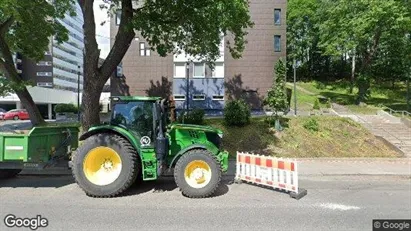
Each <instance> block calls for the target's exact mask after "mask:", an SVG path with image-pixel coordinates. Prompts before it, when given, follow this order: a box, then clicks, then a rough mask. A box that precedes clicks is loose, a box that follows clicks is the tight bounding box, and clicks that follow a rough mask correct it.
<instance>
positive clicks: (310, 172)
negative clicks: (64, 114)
mask: <svg viewBox="0 0 411 231" xmlns="http://www.w3.org/2000/svg"><path fill="white" fill-rule="evenodd" d="M297 161H298V173H299V175H300V176H318V175H320V176H327V175H399V176H411V159H410V158H396V159H391V158H372V159H371V158H370V159H368V158H307V159H297ZM235 167H236V166H235V160H230V161H229V168H228V172H227V173H226V174H225V175H226V176H234V175H235V169H236V168H235ZM20 174H21V175H71V171H70V169H68V168H64V167H55V168H50V169H45V170H24V171H22V172H21V173H20ZM170 176H172V173H171V174H170Z"/></svg>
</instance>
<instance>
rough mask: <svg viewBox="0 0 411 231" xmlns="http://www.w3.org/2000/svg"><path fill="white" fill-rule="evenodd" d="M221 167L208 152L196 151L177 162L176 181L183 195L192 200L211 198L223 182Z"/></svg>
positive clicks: (184, 155)
mask: <svg viewBox="0 0 411 231" xmlns="http://www.w3.org/2000/svg"><path fill="white" fill-rule="evenodd" d="M221 175H222V172H221V166H220V164H219V162H218V160H217V159H216V157H215V156H214V155H213V154H212V153H210V152H209V151H207V150H203V149H194V150H190V151H188V152H186V153H185V154H183V156H182V157H181V158H180V159H179V160H178V161H177V164H176V166H175V168H174V179H175V182H176V184H177V186H178V187H179V188H180V190H181V191H182V193H183V195H185V196H187V197H190V198H204V197H208V196H211V195H212V194H213V193H214V192H215V191H216V190H217V188H218V186H219V185H220V182H221Z"/></svg>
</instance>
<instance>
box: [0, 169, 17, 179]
mask: <svg viewBox="0 0 411 231" xmlns="http://www.w3.org/2000/svg"><path fill="white" fill-rule="evenodd" d="M21 171H22V169H1V170H0V179H7V178H12V177H15V176H17V174H19V173H20V172H21Z"/></svg>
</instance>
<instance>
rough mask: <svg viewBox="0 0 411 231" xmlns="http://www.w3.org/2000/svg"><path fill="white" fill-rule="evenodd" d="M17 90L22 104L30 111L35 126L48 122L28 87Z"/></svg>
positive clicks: (31, 120)
mask: <svg viewBox="0 0 411 231" xmlns="http://www.w3.org/2000/svg"><path fill="white" fill-rule="evenodd" d="M15 92H16V94H17V96H18V97H19V99H20V102H21V104H22V105H23V107H24V108H25V109H26V110H27V112H28V113H29V116H30V122H31V124H32V125H33V126H38V125H43V124H45V123H46V122H45V121H44V119H43V116H42V115H41V113H40V110H39V108H38V107H37V105H36V104H35V103H34V101H33V98H32V97H31V95H30V93H29V91H28V90H27V88H23V89H19V90H16V91H15Z"/></svg>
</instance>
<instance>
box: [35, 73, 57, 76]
mask: <svg viewBox="0 0 411 231" xmlns="http://www.w3.org/2000/svg"><path fill="white" fill-rule="evenodd" d="M52 75H53V74H52V73H51V72H37V76H52Z"/></svg>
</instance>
